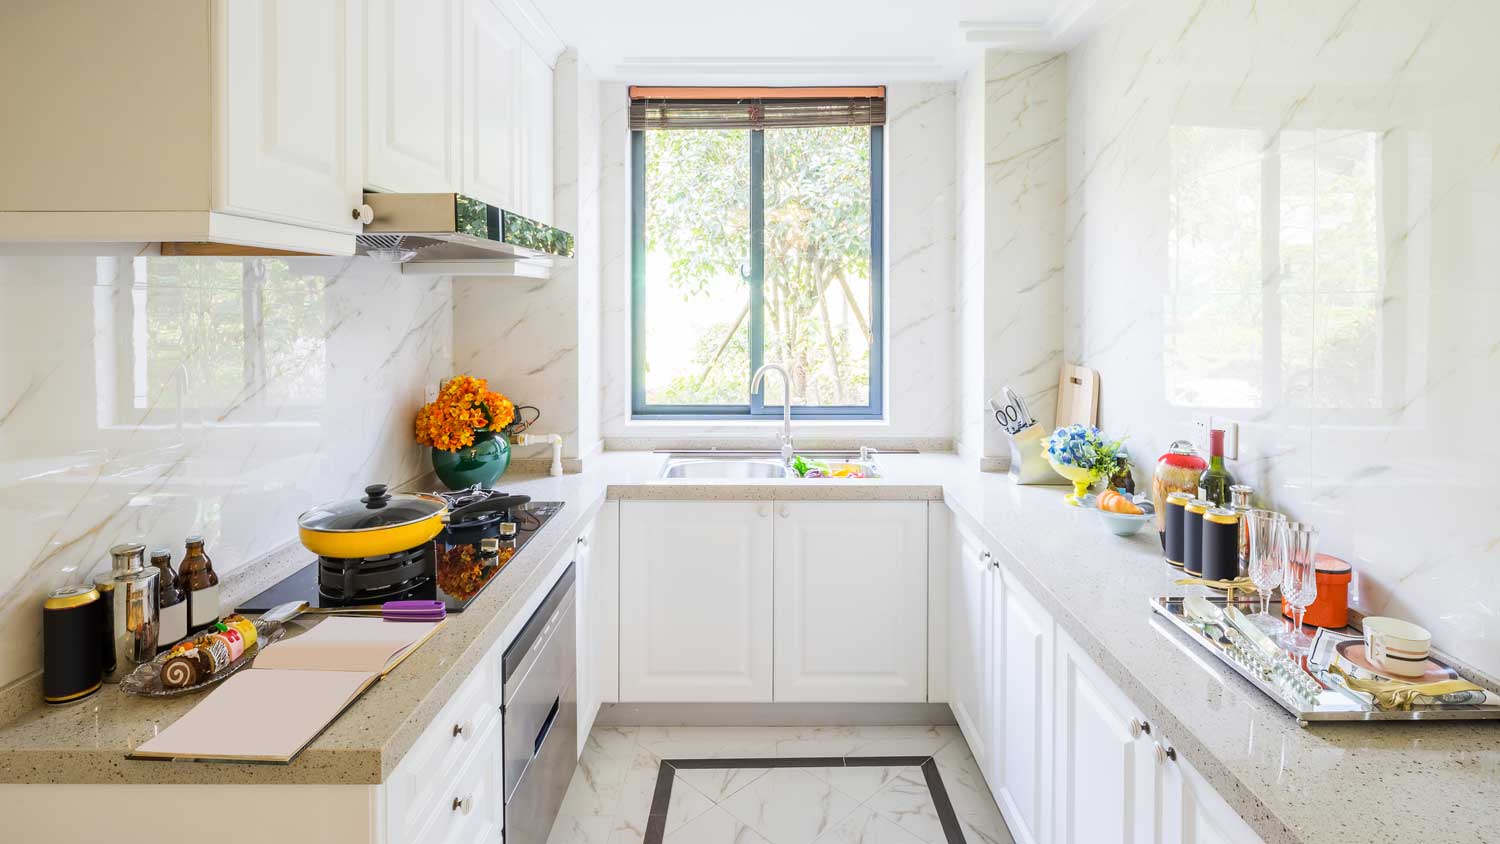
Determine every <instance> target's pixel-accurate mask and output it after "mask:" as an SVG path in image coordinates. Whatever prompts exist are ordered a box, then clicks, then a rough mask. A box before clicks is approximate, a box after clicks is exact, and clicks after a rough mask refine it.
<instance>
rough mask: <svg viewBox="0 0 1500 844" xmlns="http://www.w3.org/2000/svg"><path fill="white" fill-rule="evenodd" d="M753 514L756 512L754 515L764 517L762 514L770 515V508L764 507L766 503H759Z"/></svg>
mask: <svg viewBox="0 0 1500 844" xmlns="http://www.w3.org/2000/svg"><path fill="white" fill-rule="evenodd" d="M755 514H756V515H757V516H762V517H764V516H768V515H770V514H771V511H770V510H769V509H767V508H766V505H764V504H762V505H761V506H760V507H758V508H757V509H756V511H755Z"/></svg>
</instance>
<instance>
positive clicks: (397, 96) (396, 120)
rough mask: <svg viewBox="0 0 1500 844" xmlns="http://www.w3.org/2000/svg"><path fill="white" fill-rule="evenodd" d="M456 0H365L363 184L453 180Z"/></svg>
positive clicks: (410, 189) (420, 185)
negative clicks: (366, 0)
mask: <svg viewBox="0 0 1500 844" xmlns="http://www.w3.org/2000/svg"><path fill="white" fill-rule="evenodd" d="M458 3H459V0H368V4H369V5H368V6H367V7H366V9H365V33H366V37H365V109H366V115H365V118H366V120H365V187H368V188H373V189H375V190H382V191H396V192H404V193H426V192H433V193H443V192H447V191H452V190H456V189H457V188H458V154H459V144H458V127H459V119H458V107H459V88H458V69H459V59H458V56H459V45H460V44H461V43H462V41H461V40H460V34H459V12H460V9H459V6H458Z"/></svg>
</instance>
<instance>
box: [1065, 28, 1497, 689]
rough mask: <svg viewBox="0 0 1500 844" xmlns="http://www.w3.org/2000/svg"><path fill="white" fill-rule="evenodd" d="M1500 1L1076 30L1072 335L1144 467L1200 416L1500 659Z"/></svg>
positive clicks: (1359, 554) (1464, 651) (1385, 577)
mask: <svg viewBox="0 0 1500 844" xmlns="http://www.w3.org/2000/svg"><path fill="white" fill-rule="evenodd" d="M1497 38H1500V15H1497V14H1496V11H1495V5H1494V3H1493V2H1489V0H1458V2H1453V3H1444V4H1430V3H1406V2H1399V0H1378V2H1375V1H1370V0H1367V2H1363V3H1354V4H1347V3H1340V4H1322V3H1311V4H1309V3H1299V2H1293V0H1270V2H1268V1H1267V0H1209V2H1202V0H1160V2H1152V3H1136V4H1133V5H1132V6H1130V7H1129V8H1128V9H1127V10H1126V11H1125V12H1123V13H1121V14H1120V15H1119V16H1118V17H1117V18H1115V19H1114V20H1113V21H1112V22H1111V23H1110V24H1109V25H1108V26H1107V27H1105V28H1104V29H1103V30H1101V31H1100V32H1098V33H1097V34H1095V35H1093V36H1092V37H1091V38H1089V39H1088V40H1087V41H1085V42H1084V43H1083V44H1082V45H1080V46H1079V47H1078V48H1077V49H1075V50H1074V51H1073V52H1072V53H1071V54H1070V56H1069V63H1068V77H1069V99H1068V117H1067V124H1068V131H1067V142H1068V143H1067V146H1068V166H1067V171H1068V188H1069V198H1068V206H1067V224H1066V229H1065V230H1066V232H1067V246H1066V254H1065V309H1064V345H1065V349H1066V355H1067V358H1068V360H1070V361H1076V362H1081V363H1084V364H1087V365H1090V366H1093V367H1095V368H1097V369H1098V370H1099V371H1100V373H1101V379H1102V406H1101V411H1100V416H1101V424H1102V426H1103V427H1104V428H1105V429H1106V430H1108V431H1109V432H1110V433H1113V434H1116V435H1127V436H1128V437H1129V444H1130V447H1131V452H1132V454H1133V456H1134V457H1135V458H1136V462H1137V463H1138V465H1141V466H1143V467H1144V468H1145V472H1143V473H1142V476H1143V477H1144V476H1147V475H1148V474H1149V467H1150V465H1151V463H1152V461H1153V460H1154V459H1155V457H1156V456H1157V455H1158V454H1159V453H1160V452H1162V451H1163V450H1164V449H1165V448H1166V446H1167V444H1168V443H1169V442H1170V441H1171V440H1173V439H1177V438H1180V437H1185V436H1188V435H1189V432H1190V422H1191V419H1192V417H1193V415H1194V414H1200V413H1201V414H1212V415H1214V416H1217V417H1220V418H1223V419H1229V420H1234V421H1237V422H1238V423H1239V425H1240V428H1239V431H1240V446H1239V459H1238V460H1235V461H1232V462H1231V465H1230V468H1231V470H1232V471H1233V472H1234V473H1235V474H1236V475H1237V476H1238V477H1239V479H1241V480H1242V481H1244V482H1247V483H1249V484H1251V485H1253V486H1254V487H1255V488H1256V490H1257V492H1258V494H1259V497H1260V499H1261V501H1262V502H1264V503H1266V504H1268V505H1270V506H1273V507H1275V508H1277V509H1282V510H1285V511H1286V512H1288V513H1289V514H1291V516H1292V517H1293V518H1296V519H1301V520H1305V521H1308V522H1311V523H1312V524H1314V525H1316V526H1317V527H1318V528H1319V529H1320V532H1321V542H1320V546H1321V550H1324V551H1327V552H1329V553H1333V554H1336V555H1338V556H1341V557H1343V558H1345V559H1347V560H1349V561H1350V562H1351V563H1353V565H1354V566H1355V569H1356V571H1357V572H1358V573H1359V578H1358V580H1357V588H1358V594H1357V601H1358V603H1359V604H1360V605H1361V606H1362V607H1363V608H1364V609H1365V610H1367V611H1369V612H1372V613H1378V614H1389V615H1396V616H1401V617H1405V618H1409V619H1412V620H1415V621H1418V622H1419V623H1421V624H1424V625H1426V626H1427V627H1429V628H1431V629H1432V631H1433V633H1434V637H1435V641H1436V643H1437V644H1438V645H1440V646H1442V647H1444V648H1445V649H1447V650H1448V651H1449V652H1451V653H1453V654H1454V655H1455V656H1457V657H1459V658H1462V659H1465V660H1467V661H1470V662H1473V663H1474V664H1476V665H1477V666H1478V667H1480V668H1482V669H1485V670H1488V671H1491V672H1494V671H1495V670H1496V669H1497V668H1500V577H1497V576H1496V572H1497V571H1500V527H1497V523H1496V519H1495V515H1494V514H1495V510H1496V508H1495V506H1494V504H1493V503H1492V502H1491V500H1490V498H1489V495H1490V493H1491V491H1492V489H1493V487H1494V484H1495V477H1496V475H1497V471H1500V441H1497V440H1496V439H1495V438H1494V437H1493V430H1494V420H1495V419H1496V417H1497V415H1500V390H1497V389H1496V387H1497V385H1500V322H1497V320H1496V315H1497V314H1500V279H1497V270H1500V238H1497V237H1496V223H1495V221H1496V220H1497V219H1500V84H1497V80H1500V53H1497V52H1496V50H1495V48H1494V45H1495V43H1496V40H1497Z"/></svg>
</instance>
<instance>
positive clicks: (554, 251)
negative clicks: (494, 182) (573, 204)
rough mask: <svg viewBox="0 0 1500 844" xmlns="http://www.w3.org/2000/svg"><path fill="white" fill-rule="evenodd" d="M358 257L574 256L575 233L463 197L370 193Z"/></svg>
mask: <svg viewBox="0 0 1500 844" xmlns="http://www.w3.org/2000/svg"><path fill="white" fill-rule="evenodd" d="M364 198H365V205H366V206H367V208H366V209H364V211H365V215H366V217H367V219H366V220H365V226H364V232H363V233H362V234H360V235H359V236H358V237H357V238H356V239H355V240H356V243H357V254H360V255H368V256H369V257H371V258H374V259H375V260H378V261H387V262H390V263H398V264H404V263H408V262H410V263H413V264H417V263H448V262H461V261H494V260H502V261H503V260H524V259H528V258H572V257H573V235H571V234H569V233H568V232H565V231H563V230H562V229H557V228H553V227H552V226H549V225H546V224H545V223H539V222H537V221H536V220H532V219H529V218H527V217H523V216H521V215H520V214H516V213H515V212H512V211H506V210H505V209H503V208H498V207H496V206H494V205H490V204H489V203H487V202H484V201H483V200H479V199H475V198H473V197H470V196H464V195H463V194H461V193H366V194H365V195H364Z"/></svg>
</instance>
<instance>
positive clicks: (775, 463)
mask: <svg viewBox="0 0 1500 844" xmlns="http://www.w3.org/2000/svg"><path fill="white" fill-rule="evenodd" d="M661 476H662V478H663V479H679V478H680V479H699V480H786V479H787V478H791V477H795V476H796V473H794V472H792V471H791V470H790V469H788V468H787V467H786V466H784V465H782V463H781V461H780V460H779V459H768V458H746V457H709V458H700V457H672V458H670V459H668V460H667V466H666V468H665V469H663V470H662V473H661Z"/></svg>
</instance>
